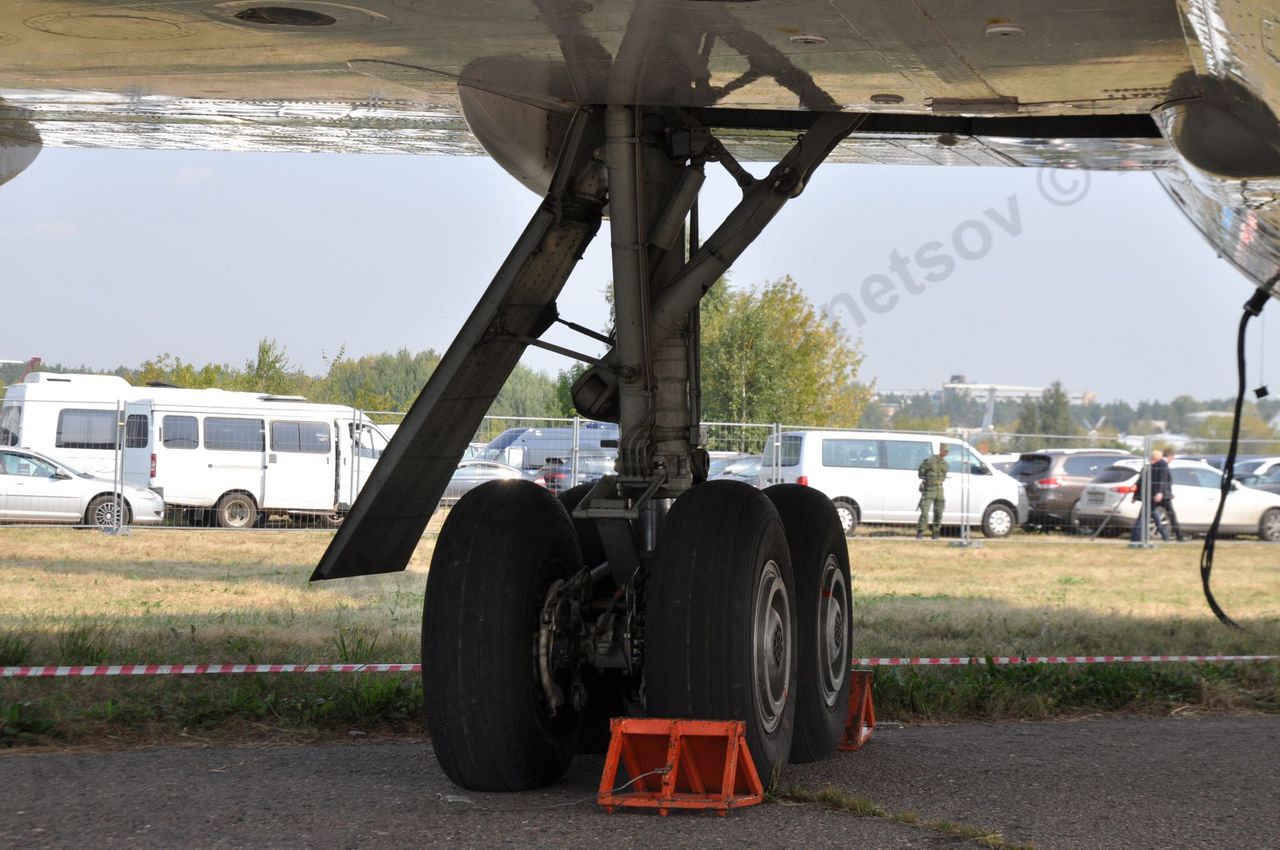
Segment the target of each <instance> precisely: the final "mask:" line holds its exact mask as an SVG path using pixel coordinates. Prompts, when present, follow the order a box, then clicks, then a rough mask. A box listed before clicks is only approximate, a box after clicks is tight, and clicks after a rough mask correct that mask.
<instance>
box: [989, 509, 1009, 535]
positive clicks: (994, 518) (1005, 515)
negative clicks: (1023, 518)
mask: <svg viewBox="0 0 1280 850" xmlns="http://www.w3.org/2000/svg"><path fill="white" fill-rule="evenodd" d="M987 527H988V528H990V529H991V533H992V534H994V535H995V536H997V537H1004V536H1005V535H1006V534H1008V533H1009V532H1010V531H1011V530H1013V518H1012V517H1011V516H1009V512H1008V511H1007V510H1005V509H1004V508H996V509H995V510H994V511H992V512H991V516H990V517H988V518H987Z"/></svg>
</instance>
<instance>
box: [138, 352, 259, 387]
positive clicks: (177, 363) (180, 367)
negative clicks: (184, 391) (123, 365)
mask: <svg viewBox="0 0 1280 850" xmlns="http://www.w3.org/2000/svg"><path fill="white" fill-rule="evenodd" d="M125 372H126V374H124V375H122V376H121V377H123V378H124V379H125V380H127V381H128V382H129V383H131V384H133V385H134V386H144V385H147V384H170V385H172V386H175V387H187V388H189V389H204V388H206V387H224V386H230V385H233V384H234V383H235V382H236V380H237V379H238V377H239V375H238V374H237V372H236V370H235V369H232V368H231V367H230V366H227V365H225V364H219V363H206V364H205V365H204V366H201V367H199V368H197V367H196V366H195V365H194V364H191V363H184V362H182V358H181V357H175V356H173V355H172V354H169V353H168V352H165V353H164V354H161V355H158V356H156V357H153V358H152V359H150V360H144V361H143V362H142V365H141V366H139V367H138V368H137V369H130V370H125Z"/></svg>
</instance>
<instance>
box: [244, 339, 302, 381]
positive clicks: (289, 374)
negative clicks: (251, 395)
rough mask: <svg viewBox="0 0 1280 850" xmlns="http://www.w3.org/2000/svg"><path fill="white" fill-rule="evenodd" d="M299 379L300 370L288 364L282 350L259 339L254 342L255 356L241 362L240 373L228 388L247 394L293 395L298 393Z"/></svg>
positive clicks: (286, 356)
mask: <svg viewBox="0 0 1280 850" xmlns="http://www.w3.org/2000/svg"><path fill="white" fill-rule="evenodd" d="M303 377H304V374H303V372H302V370H301V369H298V368H295V367H294V365H293V364H292V363H290V362H289V356H288V355H287V354H286V353H285V350H284V346H282V345H280V344H279V343H277V342H276V341H275V340H274V339H267V338H266V337H263V338H262V339H260V340H258V353H257V356H256V357H254V358H252V359H250V360H246V361H245V363H244V372H242V373H240V374H239V375H238V376H237V377H236V378H235V379H234V380H233V381H232V385H233V386H234V387H235V388H236V389H241V390H249V391H250V392H258V393H272V394H274V395H293V394H295V393H297V392H298V391H299V390H300V389H301V385H302V383H303Z"/></svg>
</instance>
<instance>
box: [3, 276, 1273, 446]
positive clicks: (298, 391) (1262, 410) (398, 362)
mask: <svg viewBox="0 0 1280 850" xmlns="http://www.w3.org/2000/svg"><path fill="white" fill-rule="evenodd" d="M699 316H700V322H701V330H700V333H701V345H702V375H701V379H702V391H703V399H702V418H703V420H704V421H707V422H762V423H772V422H780V423H783V424H787V425H792V424H795V425H813V426H817V427H845V428H848V427H859V428H874V429H895V430H904V431H905V430H910V431H943V430H946V429H948V428H957V427H958V428H966V429H975V428H978V427H980V426H981V425H982V423H983V420H984V416H985V414H986V411H987V403H986V400H985V399H982V398H978V397H972V396H967V395H960V394H953V393H948V394H944V395H943V396H942V397H941V398H940V399H935V398H934V397H932V396H929V395H920V396H911V397H901V398H896V397H877V396H876V393H875V386H874V382H871V381H866V380H863V379H862V377H861V375H860V372H861V368H862V362H863V355H862V349H861V344H860V342H859V341H854V340H852V339H851V338H850V337H849V334H848V333H847V332H846V330H845V329H844V328H843V327H842V326H841V325H840V324H839V322H838V321H836V320H835V319H834V318H832V317H829V316H827V315H824V314H823V313H822V312H821V311H819V310H818V309H817V308H816V307H815V306H814V305H813V304H812V303H811V302H810V301H809V299H808V298H806V297H805V295H804V294H803V293H802V292H801V291H800V287H799V286H798V285H797V283H796V282H795V280H793V279H792V278H791V277H789V276H788V277H783V278H780V279H778V280H774V281H769V282H765V283H762V284H760V285H757V286H753V287H737V286H733V285H731V284H730V282H729V281H728V280H725V279H722V280H721V281H719V282H717V283H716V285H715V286H713V287H712V289H711V290H710V291H709V292H708V294H707V297H705V298H704V299H703V301H702V304H701V307H700V313H699ZM603 330H604V332H605V333H611V329H609V328H605V329H603ZM324 362H325V370H324V372H323V373H322V374H309V373H308V372H307V371H306V370H305V369H303V368H301V367H300V366H298V365H296V364H295V363H293V362H292V361H291V360H290V358H289V355H288V352H287V351H286V349H285V347H284V346H282V345H280V344H279V342H278V341H277V340H275V339H266V338H264V339H261V340H259V342H258V345H257V350H256V351H255V352H254V353H253V356H251V357H249V358H247V359H245V361H244V362H243V365H240V366H235V365H231V364H229V363H205V364H203V365H197V364H194V363H188V362H186V361H184V360H182V358H181V357H179V356H177V355H173V354H169V353H164V354H159V355H157V356H155V357H152V358H150V359H148V360H145V361H144V362H142V363H141V364H138V365H137V366H120V367H117V368H115V369H111V370H108V371H107V372H105V373H106V374H115V375H119V376H121V377H123V378H125V379H126V380H128V381H129V382H130V383H132V384H135V385H146V384H151V383H158V384H167V385H171V386H180V387H195V388H201V387H221V388H223V389H229V390H246V391H251V392H262V393H274V394H281V395H301V396H305V397H307V398H308V399H310V400H312V401H320V402H331V403H337V404H347V405H352V406H354V407H357V408H360V409H362V410H366V411H390V412H403V411H405V410H408V408H409V405H410V404H412V402H413V400H414V399H415V398H416V397H417V395H418V393H419V392H420V391H421V390H422V387H423V386H424V385H425V384H426V382H427V379H428V378H429V377H430V375H431V373H432V372H433V371H434V370H435V368H436V366H437V365H438V364H439V362H440V354H439V353H437V352H436V351H434V350H431V349H428V350H426V351H418V352H413V351H410V350H408V349H400V350H399V351H395V352H383V353H378V354H366V355H363V356H360V357H351V356H349V355H348V354H347V353H346V350H345V348H344V347H339V348H338V349H337V351H336V352H335V353H334V354H333V355H332V356H325V357H324ZM40 368H41V369H43V370H45V371H55V372H97V373H100V374H101V373H103V372H102V370H97V369H92V368H86V367H83V366H82V367H67V366H64V365H57V364H54V365H42V366H41V367H40ZM585 368H586V367H585V366H583V365H582V364H575V365H573V366H571V367H568V368H566V369H563V370H561V371H560V372H559V373H557V374H556V375H549V374H546V373H544V372H540V371H537V370H535V369H531V368H529V367H527V366H524V365H519V366H517V367H516V369H515V371H514V372H513V373H512V374H511V377H510V378H509V379H508V380H507V382H506V384H505V386H503V388H502V391H501V392H500V393H499V394H498V397H497V399H496V400H495V401H494V404H493V406H492V408H491V409H490V413H491V414H492V415H495V416H523V417H552V416H554V417H560V416H565V417H567V416H573V415H574V408H573V402H572V398H571V394H570V388H571V387H572V384H573V382H574V380H576V379H577V377H578V376H579V375H581V374H582V372H583V371H584V370H585ZM22 371H23V366H22V365H21V364H0V381H3V382H4V383H5V384H10V383H14V382H16V381H18V380H20V379H21V377H22ZM1233 402H1234V400H1233V399H1211V400H1204V401H1199V400H1196V399H1193V398H1191V397H1190V396H1186V395H1182V396H1178V397H1177V398H1175V399H1173V400H1172V401H1170V402H1160V401H1141V402H1138V403H1137V404H1136V405H1130V404H1129V403H1128V402H1124V401H1116V402H1109V403H1107V404H1096V403H1095V404H1089V405H1083V406H1073V405H1071V404H1070V402H1069V399H1068V396H1067V394H1066V393H1065V392H1064V391H1063V389H1062V385H1061V383H1059V382H1055V383H1054V384H1053V385H1052V386H1050V387H1049V389H1048V390H1047V391H1046V392H1045V393H1044V395H1043V396H1042V397H1040V398H1027V399H1022V400H1019V401H1010V400H1002V401H998V402H996V404H995V406H994V410H993V421H992V424H993V426H994V428H995V430H998V431H1000V432H1003V433H1025V434H1057V435H1064V436H1072V435H1086V434H1090V435H1095V436H1101V437H1103V438H1106V437H1108V436H1115V435H1120V434H1149V433H1155V432H1156V431H1158V430H1159V428H1158V427H1157V425H1158V424H1160V425H1163V426H1164V428H1165V430H1167V431H1172V432H1181V433H1191V434H1193V435H1195V436H1201V437H1206V438H1209V437H1212V438H1217V437H1219V436H1225V435H1226V433H1227V432H1229V428H1230V422H1229V420H1224V419H1207V420H1197V419H1195V418H1194V417H1193V414H1195V413H1197V412H1201V411H1206V410H1230V409H1231V407H1232V405H1233ZM890 412H892V415H890ZM1277 413H1280V399H1265V400H1262V401H1260V402H1257V403H1254V402H1250V403H1249V404H1247V405H1246V416H1245V419H1244V427H1243V434H1244V436H1245V437H1246V438H1270V437H1274V436H1275V434H1274V433H1273V431H1272V429H1271V428H1270V426H1269V425H1268V424H1267V423H1268V422H1269V421H1270V420H1271V419H1272V418H1273V417H1275V415H1276V414H1277ZM1219 432H1221V433H1219Z"/></svg>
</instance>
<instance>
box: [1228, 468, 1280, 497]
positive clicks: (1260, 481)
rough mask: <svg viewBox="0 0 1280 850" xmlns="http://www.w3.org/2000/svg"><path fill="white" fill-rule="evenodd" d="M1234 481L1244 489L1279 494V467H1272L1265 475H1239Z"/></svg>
mask: <svg viewBox="0 0 1280 850" xmlns="http://www.w3.org/2000/svg"><path fill="white" fill-rule="evenodd" d="M1236 480H1237V481H1239V482H1240V483H1241V484H1243V485H1244V486H1245V487H1252V488H1253V489H1255V490H1264V491H1266V492H1268V493H1280V466H1273V467H1271V469H1270V470H1269V471H1268V472H1267V473H1266V474H1265V475H1257V474H1253V475H1239V474H1237V476H1236Z"/></svg>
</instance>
